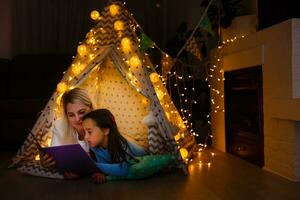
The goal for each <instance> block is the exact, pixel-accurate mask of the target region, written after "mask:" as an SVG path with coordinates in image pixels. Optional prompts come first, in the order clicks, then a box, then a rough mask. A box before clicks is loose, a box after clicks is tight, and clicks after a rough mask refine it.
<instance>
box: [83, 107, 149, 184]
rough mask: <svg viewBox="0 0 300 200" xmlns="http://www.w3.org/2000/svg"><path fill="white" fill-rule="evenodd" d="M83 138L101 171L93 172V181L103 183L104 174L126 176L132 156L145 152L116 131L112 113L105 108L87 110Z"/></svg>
mask: <svg viewBox="0 0 300 200" xmlns="http://www.w3.org/2000/svg"><path fill="white" fill-rule="evenodd" d="M82 120H83V124H82V125H83V128H84V131H85V139H86V140H87V141H88V143H89V145H90V147H91V150H92V152H94V153H95V156H96V160H97V161H96V165H97V167H98V168H99V169H100V171H101V172H103V174H101V173H96V174H93V176H92V180H93V182H95V183H104V182H105V180H106V178H105V175H110V176H126V175H127V173H128V170H129V166H130V162H131V161H135V158H134V156H142V155H144V154H145V151H144V150H143V148H141V147H139V146H138V145H136V144H133V143H130V142H128V141H127V140H126V139H125V138H124V137H123V136H122V135H121V134H120V132H119V131H118V127H117V124H116V121H115V118H114V116H113V115H112V113H111V112H110V111H109V110H107V109H98V110H94V111H91V112H89V113H88V114H86V115H85V116H84V117H83V118H82Z"/></svg>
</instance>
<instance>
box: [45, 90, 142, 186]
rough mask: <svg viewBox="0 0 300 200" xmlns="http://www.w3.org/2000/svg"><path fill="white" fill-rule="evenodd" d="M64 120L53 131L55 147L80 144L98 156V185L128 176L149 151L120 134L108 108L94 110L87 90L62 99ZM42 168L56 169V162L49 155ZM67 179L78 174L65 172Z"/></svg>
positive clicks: (67, 93)
mask: <svg viewBox="0 0 300 200" xmlns="http://www.w3.org/2000/svg"><path fill="white" fill-rule="evenodd" d="M62 107H63V118H62V119H59V120H57V121H56V122H55V123H54V125H53V128H52V142H51V146H59V145H66V144H74V143H79V144H80V145H81V147H82V148H83V149H84V150H85V151H86V152H88V153H89V152H91V154H94V155H95V158H96V161H95V162H96V165H97V167H98V168H99V170H100V172H99V173H95V174H93V175H92V181H93V182H94V183H104V182H105V181H106V176H107V175H108V176H120V177H124V176H126V175H127V174H128V171H129V167H130V165H131V164H130V163H132V161H135V160H136V159H135V157H136V156H142V155H145V150H144V149H143V148H142V147H140V146H138V145H137V144H135V143H132V142H129V141H128V140H126V139H125V138H124V137H123V136H122V135H121V134H120V132H119V130H118V127H117V124H116V121H115V118H114V116H113V115H112V113H111V112H110V111H109V110H107V109H97V110H93V109H94V106H93V103H92V101H91V99H90V98H89V96H88V94H87V93H86V92H85V90H83V89H80V88H74V89H72V90H69V91H67V92H66V93H64V94H63V96H62ZM41 162H42V165H43V166H46V167H50V166H53V165H54V164H55V162H53V159H52V158H51V157H50V156H48V155H45V156H44V157H43V158H42V159H41ZM64 177H65V178H66V179H72V178H76V177H77V175H76V174H73V173H71V172H65V173H64Z"/></svg>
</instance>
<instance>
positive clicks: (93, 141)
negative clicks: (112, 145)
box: [82, 119, 109, 148]
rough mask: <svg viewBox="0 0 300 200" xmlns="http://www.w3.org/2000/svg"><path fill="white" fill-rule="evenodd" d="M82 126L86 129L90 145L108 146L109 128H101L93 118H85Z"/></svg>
mask: <svg viewBox="0 0 300 200" xmlns="http://www.w3.org/2000/svg"><path fill="white" fill-rule="evenodd" d="M82 126H83V128H84V131H85V140H86V141H88V143H89V145H90V147H103V148H106V147H107V141H108V134H109V129H101V128H99V127H98V126H96V123H95V121H94V120H92V119H85V120H84V121H83V123H82Z"/></svg>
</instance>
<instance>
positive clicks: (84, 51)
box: [77, 44, 87, 56]
mask: <svg viewBox="0 0 300 200" xmlns="http://www.w3.org/2000/svg"><path fill="white" fill-rule="evenodd" d="M77 52H78V53H79V55H80V56H84V55H86V54H87V47H86V46H85V45H84V44H82V45H79V46H78V47H77Z"/></svg>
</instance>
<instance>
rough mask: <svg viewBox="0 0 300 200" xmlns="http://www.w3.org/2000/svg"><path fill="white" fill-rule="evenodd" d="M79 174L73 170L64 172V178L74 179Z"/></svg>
mask: <svg viewBox="0 0 300 200" xmlns="http://www.w3.org/2000/svg"><path fill="white" fill-rule="evenodd" d="M78 177H79V176H78V175H77V174H74V173H72V172H64V179H67V180H72V179H77V178H78Z"/></svg>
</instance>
